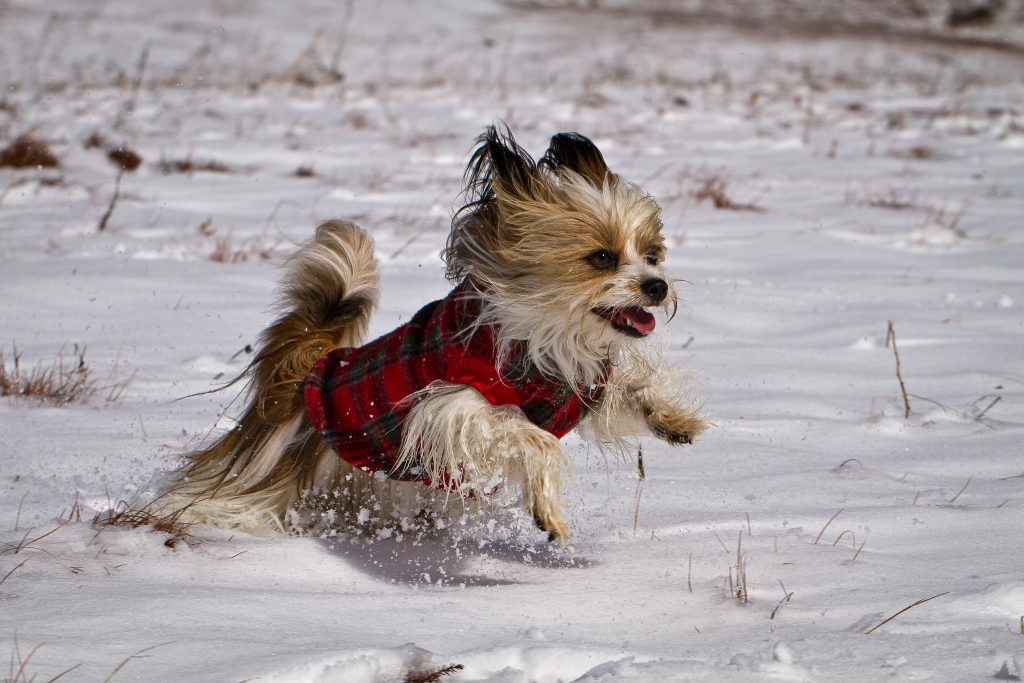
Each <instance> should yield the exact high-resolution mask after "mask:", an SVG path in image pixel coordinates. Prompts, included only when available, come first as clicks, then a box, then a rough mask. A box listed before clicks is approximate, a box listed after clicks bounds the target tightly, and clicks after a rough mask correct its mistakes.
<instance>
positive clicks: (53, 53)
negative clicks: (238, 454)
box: [0, 0, 1024, 683]
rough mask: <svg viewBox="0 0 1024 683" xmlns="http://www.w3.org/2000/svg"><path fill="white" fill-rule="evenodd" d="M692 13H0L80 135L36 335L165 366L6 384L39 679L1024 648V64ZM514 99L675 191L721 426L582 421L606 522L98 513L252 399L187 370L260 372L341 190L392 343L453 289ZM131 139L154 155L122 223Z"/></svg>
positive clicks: (40, 286) (687, 350)
mask: <svg viewBox="0 0 1024 683" xmlns="http://www.w3.org/2000/svg"><path fill="white" fill-rule="evenodd" d="M691 5H692V3H691ZM1013 6H1014V7H1016V5H1013ZM659 7H661V9H659V10H658V11H654V10H653V9H651V10H649V11H648V10H636V9H634V10H633V11H623V10H622V9H621V8H620V9H607V10H606V9H600V8H598V9H587V10H584V9H580V8H576V9H573V8H569V9H565V8H562V9H559V8H557V7H555V8H553V7H540V6H537V7H514V6H510V5H502V4H491V3H484V2H481V3H468V2H467V3H459V2H454V1H453V0H448V1H446V2H430V3H426V2H414V1H408V2H396V1H392V0H389V1H387V2H380V3H362V2H326V1H324V2H308V3H303V4H301V5H299V4H293V3H276V2H272V1H271V0H263V1H261V2H241V1H235V0H223V1H221V2H217V3H205V2H194V1H191V0H187V1H185V2H178V3H173V4H168V3H159V2H155V1H152V2H151V1H148V0H147V1H145V2H134V3H102V2H81V1H79V0H62V1H51V2H46V3H38V2H27V1H26V2H19V1H15V0H7V1H0V84H2V86H3V89H2V91H0V146H6V145H8V144H9V143H10V142H11V141H12V140H13V139H14V138H15V137H17V136H18V135H21V134H23V133H31V134H32V135H33V136H34V137H36V138H38V139H40V140H44V141H46V142H47V143H48V144H49V145H50V148H51V150H52V151H53V153H54V154H55V155H56V156H57V157H58V158H59V159H60V166H59V167H58V168H30V169H10V168H0V292H2V296H0V348H2V349H3V352H4V355H5V358H6V362H7V366H8V369H10V368H11V364H12V358H13V353H14V352H13V349H12V346H11V344H12V343H13V344H16V345H17V349H18V351H19V352H20V353H22V354H23V356H22V361H21V362H22V366H23V367H26V366H31V365H33V364H35V363H36V362H44V363H49V362H51V361H53V359H54V358H56V357H57V355H58V353H59V352H60V351H61V349H62V348H63V349H64V354H65V357H66V358H71V357H72V356H73V355H74V354H73V345H74V344H79V345H82V346H84V347H85V348H86V354H85V359H86V361H87V363H88V364H89V367H90V368H91V370H92V373H93V377H94V378H95V379H96V380H98V381H99V383H100V384H101V385H106V386H110V385H112V384H114V383H116V381H117V379H118V378H127V377H131V378H132V379H131V382H130V383H129V384H128V385H127V387H126V389H125V390H124V392H123V395H122V396H121V397H120V400H117V401H113V402H111V401H107V400H105V399H106V394H105V392H103V391H100V392H98V393H96V394H94V395H93V396H92V397H90V398H89V399H88V400H86V401H84V402H79V403H73V404H70V405H66V406H59V407H58V406H52V405H44V404H40V403H39V402H37V401H34V400H29V399H18V400H13V399H9V398H4V399H0V541H2V542H3V545H2V546H0V654H2V655H4V656H7V653H8V652H9V653H10V659H11V662H12V663H11V665H10V668H9V671H6V670H3V669H2V667H0V671H3V674H2V675H5V676H6V679H8V680H16V681H27V680H30V679H32V677H33V676H34V677H35V680H50V679H52V678H53V677H54V676H57V675H58V674H60V673H61V672H63V671H65V670H67V669H69V668H71V667H76V668H74V669H73V670H71V671H70V672H68V673H67V674H65V675H64V677H63V678H61V680H67V681H78V680H81V681H103V680H105V679H107V678H108V677H110V676H111V675H113V680H115V681H122V680H140V681H240V680H258V681H275V682H284V681H288V682H291V681H295V682H299V681H301V682H317V683H329V682H335V681H393V680H402V679H403V678H405V677H407V676H409V675H410V673H413V674H415V673H420V674H427V673H430V672H433V671H437V670H439V669H441V668H442V667H444V666H446V665H451V664H460V665H462V666H463V668H462V669H461V670H458V671H454V672H453V673H452V674H451V675H450V676H448V677H446V678H444V679H442V680H451V681H500V682H502V683H519V682H526V681H591V682H596V681H618V680H623V681H732V680H795V681H816V680H828V681H878V680H886V679H890V678H891V679H895V680H929V681H931V680H936V681H978V680H988V679H993V680H1020V678H1021V677H1024V633H1022V624H1021V618H1022V616H1024V531H1022V529H1024V458H1022V456H1021V447H1020V443H1021V440H1022V436H1024V313H1022V311H1024V231H1022V229H1021V220H1022V215H1024V82H1022V80H1021V74H1022V73H1024V53H1022V52H1021V51H1020V50H1019V49H1018V48H1016V47H1014V45H1016V43H1009V42H1008V43H1006V44H1005V45H1002V46H1001V49H989V48H985V47H978V46H977V45H976V44H975V45H974V46H960V45H958V44H957V42H956V40H955V39H956V35H955V34H949V35H948V38H949V39H946V40H942V41H935V40H931V39H925V38H921V39H915V38H913V36H911V35H909V34H901V35H900V37H899V38H898V39H896V38H893V36H888V37H886V38H884V39H876V38H873V37H872V36H871V35H869V34H868V33H869V32H865V31H863V30H859V31H857V32H856V36H852V34H851V36H848V37H844V36H843V32H842V31H841V30H834V31H830V32H823V33H822V34H820V35H808V33H807V32H806V31H802V32H800V33H799V34H790V33H788V32H787V31H786V30H785V29H784V27H781V26H779V25H772V26H763V27H761V28H757V27H751V26H748V27H743V26H738V25H737V24H736V23H735V22H722V21H719V20H718V19H716V18H715V17H708V18H706V19H702V18H701V15H700V14H694V13H689V14H686V15H675V14H673V13H672V12H671V11H667V12H666V11H664V5H660V6H659ZM975 42H977V41H975ZM497 120H505V121H508V122H509V124H510V125H511V126H512V128H513V129H514V130H515V132H516V133H517V136H518V138H519V140H520V142H522V143H523V144H524V145H525V146H527V147H528V148H529V149H531V150H534V151H535V152H536V153H537V154H540V153H541V152H542V151H543V149H544V148H545V146H546V142H547V139H548V137H549V136H550V135H551V134H552V133H554V132H557V131H562V130H578V131H580V132H582V133H584V134H587V135H589V136H591V137H592V138H594V139H595V141H596V142H597V143H598V144H599V146H600V147H601V148H602V150H603V151H604V152H605V156H606V158H607V159H608V161H609V163H610V165H611V166H612V168H613V169H614V170H616V171H619V172H620V173H622V174H623V175H625V176H626V177H628V178H631V179H633V180H635V181H638V182H641V183H642V184H643V185H644V186H645V187H646V188H648V189H649V190H650V191H651V192H652V193H653V194H654V195H655V196H656V197H657V198H658V199H659V201H660V202H661V203H662V204H663V206H664V208H665V214H666V215H665V219H666V220H665V222H666V226H667V234H668V238H669V240H670V253H669V267H670V270H671V271H672V272H673V273H674V274H676V275H677V276H678V277H680V278H685V279H686V280H687V281H688V283H684V284H683V285H681V294H682V297H683V299H684V300H685V309H684V310H682V311H681V312H680V315H678V316H677V317H676V319H675V320H673V321H672V322H671V323H668V324H666V325H661V326H660V327H661V330H660V335H659V336H660V337H661V341H662V343H663V344H664V345H665V346H666V348H667V351H666V355H667V357H668V358H669V359H670V360H671V361H672V362H674V363H676V364H679V365H681V366H683V367H685V368H688V369H690V370H692V372H693V374H694V379H695V382H696V383H697V384H698V385H699V386H700V387H701V390H702V396H703V398H704V399H705V400H706V404H707V409H708V412H709V414H710V416H711V417H712V419H713V420H714V422H715V424H716V428H715V429H714V430H712V431H711V432H709V433H708V434H707V435H706V436H705V437H704V438H703V439H702V440H701V441H700V442H699V443H698V444H697V445H695V446H693V447H691V448H685V449H680V450H674V449H671V448H669V447H668V446H665V445H663V444H661V443H660V442H654V441H651V442H649V443H644V460H645V465H646V471H647V479H646V482H644V483H643V484H642V485H638V481H637V477H636V466H635V463H619V462H607V461H606V460H605V458H603V456H601V455H600V454H599V453H598V452H597V451H596V449H592V448H590V447H588V446H587V445H586V444H585V443H584V442H581V441H580V440H578V439H577V438H575V437H570V438H569V439H568V440H567V442H568V445H569V447H570V449H571V451H572V453H573V454H574V457H575V459H576V462H577V466H578V470H579V482H578V484H577V485H575V486H574V487H573V488H572V489H571V490H569V491H568V492H567V493H568V496H569V498H570V500H571V501H572V506H571V510H570V515H571V534H572V544H571V547H570V548H569V549H567V550H565V551H558V550H556V549H554V548H551V547H549V546H548V545H546V544H544V543H543V539H542V538H541V536H540V534H538V533H537V532H535V531H534V530H532V529H531V527H530V525H529V523H528V521H527V520H522V519H519V518H516V517H512V516H510V515H497V516H496V517H495V519H494V524H492V525H491V526H490V528H488V527H487V526H484V527H472V528H468V529H460V528H459V520H458V519H457V518H456V519H454V520H453V529H454V530H452V529H449V530H446V531H445V532H443V533H441V534H439V535H437V536H436V537H430V538H426V539H415V538H411V537H409V538H401V539H399V538H397V537H391V538H382V539H377V540H374V541H372V542H367V541H365V540H359V539H355V538H350V537H347V536H345V535H335V536H333V537H327V538H315V537H308V536H306V537H298V536H295V537H288V538H281V539H257V538H252V537H246V536H243V535H241V534H228V533H223V532H220V531H217V530H213V529H206V528H194V529H192V530H191V533H192V536H193V538H192V539H190V540H191V541H192V543H185V542H178V543H176V544H174V547H173V548H171V547H169V546H168V545H167V543H166V541H167V540H168V537H167V536H166V535H164V534H160V533H154V532H152V531H151V530H149V529H146V528H140V529H135V530H132V529H122V528H97V527H94V526H93V525H92V523H91V520H92V518H93V516H94V515H95V514H96V512H98V511H102V510H105V509H106V508H107V507H108V506H109V505H110V504H111V503H114V502H116V501H118V500H121V499H125V500H131V499H133V497H136V496H141V497H142V498H145V497H146V496H147V495H152V493H153V491H154V490H155V489H156V487H157V486H159V482H160V476H161V473H162V472H164V471H166V470H167V469H168V468H171V467H173V466H174V465H175V464H176V463H177V462H178V456H179V454H180V453H182V452H183V451H185V450H187V449H188V448H190V447H193V446H195V445H196V444H197V443H198V442H199V440H201V439H202V437H203V436H204V435H205V434H207V432H208V431H209V429H210V428H211V427H212V426H213V424H214V422H215V420H216V418H217V415H219V414H220V413H221V412H222V411H223V410H224V409H225V408H227V407H228V404H229V402H230V401H231V399H232V394H231V392H230V391H226V392H220V393H213V394H206V395H202V396H198V397H192V398H187V399H183V400H179V399H181V398H182V397H184V396H187V395H189V394H193V393H195V392H202V391H205V390H207V389H209V388H211V387H214V386H216V385H217V384H218V382H219V381H221V380H223V379H225V378H227V377H230V376H232V375H233V374H234V373H237V372H238V371H239V370H240V369H241V368H242V367H244V364H245V363H246V361H247V354H246V353H245V352H244V348H245V346H246V345H247V344H250V343H252V342H254V341H255V335H256V334H257V332H258V331H259V330H260V329H261V328H262V327H263V326H264V325H265V324H266V323H267V322H268V321H269V320H270V317H271V313H270V312H269V310H268V309H269V306H270V304H271V303H272V301H273V297H274V282H275V279H276V277H277V271H276V270H275V268H274V266H273V263H274V262H275V261H276V260H278V259H279V258H280V257H281V256H283V255H285V254H287V253H289V251H290V250H291V249H292V248H293V247H294V245H295V244H297V243H298V242H301V241H303V240H304V239H306V238H308V236H309V235H310V234H311V231H312V228H313V226H314V224H315V223H316V221H318V220H320V219H324V218H327V217H341V218H350V219H354V220H356V221H358V222H359V223H361V224H362V225H364V226H365V227H366V228H367V229H368V230H370V231H371V232H372V233H373V235H374V237H375V239H376V240H377V245H378V249H379V252H380V255H381V259H382V268H383V284H384V301H383V305H382V309H381V312H380V313H379V315H378V317H377V318H376V320H375V322H374V326H373V330H372V332H374V333H382V332H384V331H386V330H388V329H390V328H392V327H393V326H394V325H395V324H397V323H399V322H401V321H403V320H406V319H407V318H408V317H409V316H410V315H411V314H412V313H413V312H414V311H415V310H416V309H417V308H418V307H419V306H420V305H421V304H422V303H424V302H426V301H429V300H431V299H433V298H437V297H439V296H441V295H443V294H444V293H445V292H446V291H447V289H448V287H447V284H446V283H445V281H444V278H443V269H442V267H441V264H440V261H439V259H438V257H437V254H438V252H439V250H440V249H441V247H442V245H443V242H444V239H445V235H446V229H447V224H448V220H449V217H450V213H451V210H452V209H453V207H455V206H457V197H456V195H457V193H458V192H459V190H460V178H461V173H462V169H463V166H464V163H465V159H466V153H467V151H468V150H469V149H470V146H471V143H472V140H473V139H474V137H475V136H476V135H478V134H479V133H480V132H481V131H482V129H483V128H484V126H486V125H488V124H490V123H492V122H494V121H497ZM89 142H92V143H99V146H96V145H95V144H94V145H92V146H89V145H88V144H87V143H89ZM120 145H123V146H126V147H128V148H130V149H131V150H134V151H135V152H137V153H138V154H140V155H141V156H142V158H143V163H142V165H141V166H140V167H139V168H138V169H137V170H135V171H133V172H126V173H125V174H124V175H123V178H121V180H120V185H119V190H118V192H119V196H118V199H117V201H116V202H115V203H114V209H113V212H112V213H111V215H110V217H109V220H108V221H107V224H106V227H105V229H104V230H102V231H99V230H98V225H99V223H100V220H101V217H102V216H103V215H104V213H105V212H106V211H107V210H108V208H109V206H110V205H111V198H112V195H113V194H114V192H115V186H116V185H117V183H116V178H117V175H118V172H117V169H116V167H115V166H114V165H112V164H111V163H110V162H109V161H108V160H107V158H106V148H108V147H117V146H120ZM105 146H106V147H105ZM186 162H187V163H186ZM189 165H191V169H190V170H189V169H188V168H187V167H188V166H189ZM183 167H184V168H183ZM716 194H717V196H718V198H719V201H718V203H719V204H722V205H731V206H732V208H728V207H727V206H726V207H723V208H716V206H715V203H714V200H713V197H712V195H716ZM266 257H269V260H268V258H266ZM215 259H216V260H215ZM889 321H891V322H892V324H893V328H894V330H895V332H896V336H897V342H898V348H899V353H900V360H901V372H902V376H903V378H904V380H905V383H906V388H907V391H908V392H910V394H911V396H910V399H909V400H910V407H911V412H910V415H909V417H904V406H903V401H902V398H901V397H900V394H899V385H898V383H897V378H896V373H895V358H894V354H893V351H892V349H891V348H887V346H886V332H887V324H888V322H889ZM996 399H999V400H998V401H996ZM228 414H231V411H230V409H229V410H228ZM638 490H639V491H640V493H639V505H638V504H637V500H638V499H637V492H638ZM76 502H77V507H76ZM833 516H834V517H835V518H834V519H833V520H832V521H831V523H829V520H830V518H832V517H833ZM69 517H70V521H69ZM51 531H52V532H53V533H49V532H51ZM47 534H49V535H47ZM738 545H740V548H739V555H740V556H741V559H740V560H739V561H737V546H738ZM738 564H739V565H740V566H741V571H745V574H746V578H745V589H746V590H745V593H746V596H745V597H746V601H745V604H744V600H741V599H737V597H736V595H735V593H736V591H737V588H738V586H739V585H740V584H739V583H738V580H737V565H738ZM730 577H732V578H731V579H730ZM730 580H731V581H732V589H731V592H730ZM933 596H939V597H935V598H934V599H933V600H930V601H928V602H924V603H922V604H919V605H917V606H915V607H913V608H912V609H910V610H908V611H906V612H905V613H903V614H901V615H899V616H898V617H896V618H895V619H893V620H892V621H889V622H888V623H886V624H884V625H883V626H881V627H880V628H878V629H877V630H874V631H873V632H872V633H870V634H866V633H865V631H867V630H869V629H871V628H872V627H875V626H877V625H878V624H880V623H881V622H882V621H883V620H885V619H886V618H888V617H891V616H893V615H894V614H896V613H897V612H898V611H899V610H901V609H903V608H904V607H906V606H908V605H910V604H912V603H914V602H916V601H918V600H921V599H924V598H931V597H933ZM36 648H38V649H36ZM23 664H24V666H22V665H23Z"/></svg>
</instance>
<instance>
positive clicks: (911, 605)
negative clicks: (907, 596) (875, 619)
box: [864, 591, 949, 635]
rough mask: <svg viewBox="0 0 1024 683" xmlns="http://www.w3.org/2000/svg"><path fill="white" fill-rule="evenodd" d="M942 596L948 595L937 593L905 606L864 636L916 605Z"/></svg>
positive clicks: (870, 629) (867, 631) (947, 593)
mask: <svg viewBox="0 0 1024 683" xmlns="http://www.w3.org/2000/svg"><path fill="white" fill-rule="evenodd" d="M943 595H949V591H946V592H944V593H939V594H938V595H933V596H931V597H930V598H921V599H920V600H918V601H917V602H913V603H911V604H909V605H907V606H906V607H904V608H903V609H901V610H900V611H899V612H897V613H896V614H894V615H892V616H891V617H888V618H886V619H883V620H882V621H880V622H879V623H878V624H876V625H874V626H872V627H871V628H869V629H868V630H866V631H864V635H868V634H870V633H873V632H874V631H875V630H876V629H878V628H880V627H881V626H884V625H885V624H888V623H889V622H890V621H892V620H893V619H895V618H896V617H898V616H899V615H901V614H903V613H904V612H906V611H907V610H909V609H912V608H914V607H917V606H918V605H921V604H924V603H926V602H928V601H929V600H934V599H935V598H941V597H942V596H943Z"/></svg>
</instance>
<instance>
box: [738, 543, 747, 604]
mask: <svg viewBox="0 0 1024 683" xmlns="http://www.w3.org/2000/svg"><path fill="white" fill-rule="evenodd" d="M735 597H736V600H737V602H739V603H740V604H741V605H745V604H747V602H748V601H749V600H748V598H749V593H747V557H746V555H744V554H743V532H742V531H740V532H739V534H737V536H736V594H735Z"/></svg>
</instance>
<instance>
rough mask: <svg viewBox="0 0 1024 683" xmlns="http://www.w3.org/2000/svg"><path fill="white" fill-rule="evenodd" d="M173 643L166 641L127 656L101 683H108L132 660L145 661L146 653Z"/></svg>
mask: <svg viewBox="0 0 1024 683" xmlns="http://www.w3.org/2000/svg"><path fill="white" fill-rule="evenodd" d="M173 642H174V641H173V640H170V641H168V642H166V643H157V644H156V645H150V646H149V647H144V648H142V649H141V650H139V651H138V652H136V653H135V654H131V655H128V656H127V657H125V658H124V661H123V662H121V663H120V664H118V665H117V666H116V667H115V668H114V670H113V671H111V672H110V675H109V676H107V677H106V678H104V679H103V683H110V681H112V680H114V676H116V675H117V674H118V672H119V671H121V669H123V668H124V667H125V666H126V665H127V664H128V662H130V661H132V660H133V659H145V658H146V657H148V656H149V655H147V654H146V653H147V652H151V651H152V650H155V649H157V648H158V647H163V646H164V645H170V644H171V643H173Z"/></svg>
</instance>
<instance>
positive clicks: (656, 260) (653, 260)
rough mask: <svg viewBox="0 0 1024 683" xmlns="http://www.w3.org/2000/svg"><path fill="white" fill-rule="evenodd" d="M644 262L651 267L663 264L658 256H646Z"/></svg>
mask: <svg viewBox="0 0 1024 683" xmlns="http://www.w3.org/2000/svg"><path fill="white" fill-rule="evenodd" d="M644 260H645V261H647V264H648V265H651V266H656V265H658V264H659V263H661V259H659V258H658V255H657V254H648V255H647V256H644Z"/></svg>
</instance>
